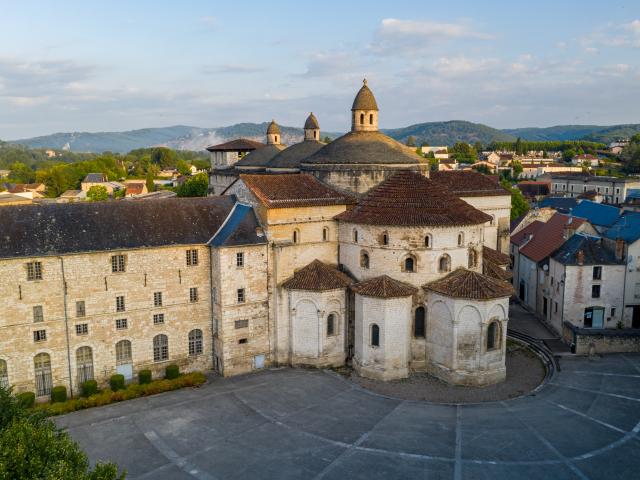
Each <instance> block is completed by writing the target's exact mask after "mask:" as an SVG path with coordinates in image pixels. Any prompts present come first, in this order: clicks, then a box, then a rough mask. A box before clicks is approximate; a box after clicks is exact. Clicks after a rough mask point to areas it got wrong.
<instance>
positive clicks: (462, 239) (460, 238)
mask: <svg viewBox="0 0 640 480" xmlns="http://www.w3.org/2000/svg"><path fill="white" fill-rule="evenodd" d="M463 244H464V233H462V232H460V233H459V234H458V246H462V245H463Z"/></svg>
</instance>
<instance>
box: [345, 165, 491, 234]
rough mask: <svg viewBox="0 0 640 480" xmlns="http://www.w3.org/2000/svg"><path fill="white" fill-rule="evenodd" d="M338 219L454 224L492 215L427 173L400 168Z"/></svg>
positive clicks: (478, 221) (483, 219) (473, 222)
mask: <svg viewBox="0 0 640 480" xmlns="http://www.w3.org/2000/svg"><path fill="white" fill-rule="evenodd" d="M336 219H337V220H340V221H343V222H349V223H360V224H365V225H389V226H430V227H454V226H464V225H481V224H483V223H485V222H488V221H489V220H491V216H489V215H487V214H486V213H484V212H481V211H480V210H477V209H476V208H474V207H472V206H471V205H469V204H468V203H466V202H465V201H463V200H461V199H460V198H458V197H456V196H454V195H453V194H451V193H449V191H448V190H447V189H446V188H444V187H442V186H440V185H438V184H437V183H435V182H433V181H431V180H429V179H428V178H427V177H425V176H424V175H422V174H420V173H418V172H414V171H411V170H400V171H399V172H398V173H396V174H394V175H393V176H391V177H389V178H387V179H386V180H385V181H384V182H382V183H381V184H379V185H378V186H377V187H374V188H372V189H371V190H370V191H369V193H368V194H367V195H366V196H365V197H364V198H363V199H362V200H360V201H359V202H358V204H357V205H356V206H355V207H354V208H353V209H351V210H347V211H345V212H343V213H341V214H339V215H338V216H337V217H336Z"/></svg>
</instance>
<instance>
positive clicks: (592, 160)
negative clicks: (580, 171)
mask: <svg viewBox="0 0 640 480" xmlns="http://www.w3.org/2000/svg"><path fill="white" fill-rule="evenodd" d="M571 163H573V164H574V165H579V166H584V165H588V166H589V168H594V167H598V166H599V165H600V159H599V158H598V157H596V156H595V155H591V154H590V153H583V154H581V155H576V156H575V157H573V158H572V159H571Z"/></svg>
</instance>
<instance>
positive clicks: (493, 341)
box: [487, 321, 500, 350]
mask: <svg viewBox="0 0 640 480" xmlns="http://www.w3.org/2000/svg"><path fill="white" fill-rule="evenodd" d="M499 335H500V325H498V322H497V321H493V322H491V323H490V324H489V328H487V350H495V349H496V348H498V347H499V346H500V337H499Z"/></svg>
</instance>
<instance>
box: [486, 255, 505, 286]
mask: <svg viewBox="0 0 640 480" xmlns="http://www.w3.org/2000/svg"><path fill="white" fill-rule="evenodd" d="M482 273H484V274H485V275H488V276H490V277H491V278H495V279H496V280H502V281H503V282H508V281H510V280H511V278H513V273H512V272H510V271H508V270H505V269H504V268H502V267H501V266H500V265H498V264H496V263H493V262H492V261H491V260H486V259H484V260H483V261H482Z"/></svg>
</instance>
